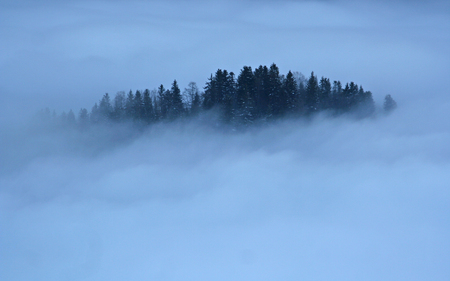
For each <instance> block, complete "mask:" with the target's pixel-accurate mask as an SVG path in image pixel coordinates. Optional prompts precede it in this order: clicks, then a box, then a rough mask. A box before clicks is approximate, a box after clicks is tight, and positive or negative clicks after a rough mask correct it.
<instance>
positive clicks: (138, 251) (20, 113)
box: [0, 0, 450, 281]
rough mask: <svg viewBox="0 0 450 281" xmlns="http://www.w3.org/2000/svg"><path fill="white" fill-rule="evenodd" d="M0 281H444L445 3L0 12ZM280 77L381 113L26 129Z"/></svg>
mask: <svg viewBox="0 0 450 281" xmlns="http://www.w3.org/2000/svg"><path fill="white" fill-rule="evenodd" d="M0 36H1V38H2V40H0V50H1V52H0V73H1V74H0V159H1V161H0V249H1V250H0V279H1V280H46V281H47V280H448V279H449V277H450V270H449V269H448V264H450V254H449V253H450V242H449V239H448V237H450V207H449V206H450V204H449V202H450V192H449V189H448V186H449V183H450V174H449V173H448V171H450V147H449V145H448V144H449V143H450V118H449V113H448V109H449V108H450V95H449V94H448V93H449V90H448V85H447V83H446V82H447V81H448V77H449V74H450V68H449V65H450V53H449V51H448V46H449V45H450V4H449V3H448V2H447V1H439V0H436V1H400V0H398V1H294V0H292V1H288V0H286V1H250V0H247V1H201V0H198V1H189V2H188V1H176V0H169V1H158V0H154V1H139V0H136V1H123V0H116V1H81V0H72V1H63V2H61V1H50V0H44V1H20V0H19V1H1V2H0ZM272 63H276V64H277V65H278V66H279V68H280V71H281V73H287V72H288V71H289V70H292V71H299V72H301V73H303V74H304V75H305V76H308V75H310V73H311V71H314V73H315V74H316V75H318V76H319V77H321V76H325V77H328V78H330V79H331V80H332V81H333V80H340V81H341V82H343V83H346V82H350V81H354V82H355V83H357V84H359V85H362V86H364V89H365V90H370V91H371V92H372V93H373V96H374V99H375V102H376V103H377V105H378V106H379V107H381V105H382V102H383V98H384V96H385V95H387V94H390V95H392V97H393V98H394V99H395V100H396V101H397V104H398V109H397V110H396V111H395V112H393V113H392V114H390V115H389V116H384V115H379V116H377V117H376V118H373V119H366V120H352V119H349V118H346V117H341V118H335V119H329V118H326V117H324V116H317V117H316V118H315V119H314V120H311V121H309V122H306V121H299V120H296V121H295V120H284V121H279V122H277V123H275V124H272V125H270V126H266V127H262V128H254V129H251V130H249V131H246V132H235V133H225V132H220V131H218V130H214V129H211V127H209V126H207V125H204V123H202V122H200V121H192V122H189V123H187V124H178V123H175V124H169V125H167V124H166V125H158V126H153V127H151V128H148V130H145V131H141V132H136V131H135V130H134V129H133V128H130V127H127V126H122V127H118V128H115V129H114V130H110V129H108V128H99V129H98V130H97V131H95V132H94V131H93V132H90V133H89V134H79V133H76V132H73V131H71V130H52V129H49V128H48V127H45V126H42V125H41V124H39V123H38V122H36V121H35V120H33V119H34V116H35V112H37V111H39V110H41V109H42V108H45V107H48V108H50V109H52V110H53V109H54V110H56V111H57V112H58V113H60V112H62V111H66V112H67V111H68V110H70V109H72V110H73V111H74V112H75V113H77V112H78V111H79V109H80V108H88V109H90V108H91V107H92V106H93V104H94V103H95V102H98V100H99V99H100V98H101V97H102V95H103V94H104V93H109V94H110V95H114V94H115V93H116V92H118V91H128V90H130V89H131V90H133V91H134V90H141V89H146V88H149V89H153V88H156V87H158V86H159V85H160V84H163V85H164V86H165V87H166V88H168V87H169V86H170V83H172V81H173V80H174V79H176V80H177V81H178V82H179V85H180V87H181V88H184V87H187V85H188V83H189V82H191V81H194V82H196V83H197V84H198V85H199V86H200V87H203V85H204V83H205V82H206V81H207V78H208V77H209V76H210V75H211V73H214V72H215V71H216V70H217V69H219V68H220V69H226V70H228V71H233V72H235V73H237V74H238V73H239V71H240V69H241V68H242V67H243V66H244V65H249V66H252V67H253V68H255V67H258V66H259V65H270V64H272Z"/></svg>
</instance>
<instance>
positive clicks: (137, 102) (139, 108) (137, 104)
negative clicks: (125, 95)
mask: <svg viewBox="0 0 450 281" xmlns="http://www.w3.org/2000/svg"><path fill="white" fill-rule="evenodd" d="M133 107H134V116H133V117H134V119H136V120H142V119H144V101H143V99H142V94H141V91H136V94H135V95H134V100H133Z"/></svg>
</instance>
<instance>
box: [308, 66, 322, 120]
mask: <svg viewBox="0 0 450 281" xmlns="http://www.w3.org/2000/svg"><path fill="white" fill-rule="evenodd" d="M318 94H319V84H318V82H317V77H316V76H314V72H311V76H310V77H309V79H308V83H307V84H306V92H305V106H306V113H308V114H311V113H314V112H316V111H317V110H318V99H319V97H318Z"/></svg>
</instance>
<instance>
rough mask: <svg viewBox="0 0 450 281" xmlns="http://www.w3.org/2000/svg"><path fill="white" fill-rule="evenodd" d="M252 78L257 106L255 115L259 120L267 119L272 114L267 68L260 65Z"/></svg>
mask: <svg viewBox="0 0 450 281" xmlns="http://www.w3.org/2000/svg"><path fill="white" fill-rule="evenodd" d="M254 76H255V96H256V105H257V110H256V114H257V117H259V118H268V117H270V115H271V114H272V108H271V104H270V89H269V69H268V68H267V66H262V65H260V66H259V67H258V68H257V69H255V71H254Z"/></svg>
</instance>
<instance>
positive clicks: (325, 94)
mask: <svg viewBox="0 0 450 281" xmlns="http://www.w3.org/2000/svg"><path fill="white" fill-rule="evenodd" d="M330 97H331V83H330V79H328V78H324V77H323V76H322V78H321V79H320V82H319V94H318V104H319V109H321V110H324V109H328V108H330Z"/></svg>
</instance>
